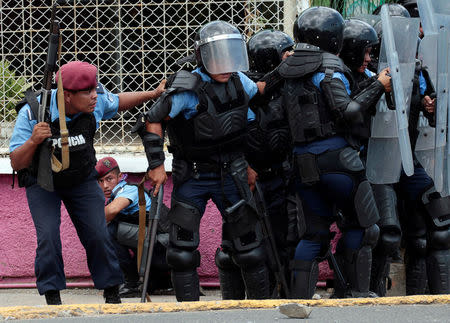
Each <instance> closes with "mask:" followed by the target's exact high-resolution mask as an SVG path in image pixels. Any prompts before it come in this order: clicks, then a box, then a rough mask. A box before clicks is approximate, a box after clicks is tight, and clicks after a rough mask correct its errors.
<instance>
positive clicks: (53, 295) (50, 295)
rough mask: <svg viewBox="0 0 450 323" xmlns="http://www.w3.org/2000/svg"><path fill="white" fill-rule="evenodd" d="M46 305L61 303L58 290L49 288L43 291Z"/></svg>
mask: <svg viewBox="0 0 450 323" xmlns="http://www.w3.org/2000/svg"><path fill="white" fill-rule="evenodd" d="M45 300H46V302H47V305H61V304H62V302H61V296H60V294H59V290H49V291H46V292H45Z"/></svg>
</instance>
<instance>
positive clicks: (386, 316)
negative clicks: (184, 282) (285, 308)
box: [14, 305, 450, 323]
mask: <svg viewBox="0 0 450 323" xmlns="http://www.w3.org/2000/svg"><path fill="white" fill-rule="evenodd" d="M43 321H46V322H51V323H79V322H92V323H104V322H111V323H139V322H158V323H166V322H167V323H169V322H180V323H181V322H183V323H184V322H186V323H194V322H217V323H222V322H223V323H225V322H233V323H240V322H242V323H253V322H255V323H256V322H258V323H265V322H280V323H284V322H286V323H289V322H305V323H306V322H308V323H312V322H333V323H340V322H345V323H352V322H354V323H364V322H371V323H372V322H395V323H403V322H421V323H422V322H426V323H431V322H450V305H397V306H354V307H317V308H313V310H312V312H311V315H310V317H309V318H308V319H305V320H299V319H289V318H287V317H286V316H284V315H283V314H281V313H280V312H279V310H278V309H273V310H272V309H269V310H248V309H242V310H219V311H205V312H177V313H151V314H139V315H126V314H125V315H108V316H97V317H74V318H55V319H51V320H49V319H45V320H23V321H14V322H30V323H33V322H43Z"/></svg>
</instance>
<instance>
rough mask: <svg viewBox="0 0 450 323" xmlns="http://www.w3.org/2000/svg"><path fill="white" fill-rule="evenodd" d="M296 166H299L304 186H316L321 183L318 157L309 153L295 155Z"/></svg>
mask: <svg viewBox="0 0 450 323" xmlns="http://www.w3.org/2000/svg"><path fill="white" fill-rule="evenodd" d="M295 165H296V166H297V169H298V172H299V175H300V180H301V182H302V184H305V185H314V184H316V183H317V182H319V181H320V172H319V167H318V166H317V158H316V155H313V154H309V153H306V154H301V155H295Z"/></svg>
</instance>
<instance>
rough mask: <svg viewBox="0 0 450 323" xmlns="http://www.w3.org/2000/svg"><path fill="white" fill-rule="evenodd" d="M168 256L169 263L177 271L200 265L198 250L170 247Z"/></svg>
mask: <svg viewBox="0 0 450 323" xmlns="http://www.w3.org/2000/svg"><path fill="white" fill-rule="evenodd" d="M166 257H167V264H168V265H169V266H170V267H171V268H172V269H174V270H176V271H188V270H192V269H195V268H197V267H198V266H200V253H199V252H198V250H194V251H188V250H182V249H177V248H173V247H169V248H168V249H167V255H166Z"/></svg>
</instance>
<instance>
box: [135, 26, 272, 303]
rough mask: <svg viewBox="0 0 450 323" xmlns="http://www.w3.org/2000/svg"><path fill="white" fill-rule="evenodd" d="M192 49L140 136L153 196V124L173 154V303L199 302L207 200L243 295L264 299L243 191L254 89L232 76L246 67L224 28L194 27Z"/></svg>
mask: <svg viewBox="0 0 450 323" xmlns="http://www.w3.org/2000/svg"><path fill="white" fill-rule="evenodd" d="M194 49H195V54H196V61H197V66H198V67H197V68H196V69H195V70H194V71H192V73H191V72H187V71H180V72H178V73H176V74H175V75H174V76H173V77H172V80H171V81H170V82H169V87H168V89H167V91H166V94H165V95H163V96H162V97H161V98H160V99H159V100H158V101H157V102H156V103H155V104H154V106H153V107H152V108H151V109H150V110H149V111H148V113H146V115H145V120H146V129H145V131H141V136H142V138H143V144H144V147H145V150H146V153H147V158H148V161H149V173H148V174H149V177H150V179H151V180H152V181H153V182H154V183H155V184H156V186H155V190H156V192H155V193H157V191H158V189H159V186H160V185H161V184H162V183H164V181H165V179H166V173H165V170H164V165H163V163H164V153H163V139H162V127H161V123H164V125H165V126H167V131H168V135H169V139H170V147H169V151H170V152H172V154H173V156H174V159H173V164H172V176H173V182H174V190H173V193H172V202H171V205H172V207H171V210H170V214H169V218H170V220H171V226H170V232H169V235H170V239H169V240H170V241H169V247H168V251H167V262H168V264H169V266H170V267H171V268H172V283H173V287H174V288H175V292H176V297H177V300H178V301H195V300H198V299H199V278H198V274H197V267H198V266H199V265H200V254H199V252H198V250H197V247H198V245H199V239H200V236H199V225H200V220H201V218H202V215H203V213H204V211H205V207H206V202H207V201H208V199H210V198H211V199H212V200H213V202H214V203H215V204H216V206H217V207H218V209H219V211H220V213H221V215H222V217H223V226H222V249H224V250H225V251H226V252H227V253H230V254H231V257H232V259H233V261H234V262H235V263H236V264H237V265H238V266H239V267H240V269H241V273H242V277H243V280H244V282H245V287H246V293H247V297H248V298H267V297H269V289H268V288H269V283H268V269H267V267H266V265H265V254H264V248H263V245H262V233H261V227H260V224H259V223H258V216H257V213H256V211H255V203H254V200H253V197H252V194H251V192H250V188H249V181H250V182H251V181H252V180H254V178H253V179H251V178H249V177H248V175H247V171H248V164H247V162H246V160H245V158H244V147H245V132H246V129H247V122H248V120H249V119H250V120H251V119H253V118H254V116H253V114H252V113H251V111H249V109H248V101H249V99H250V98H252V97H253V96H254V95H255V94H256V93H257V92H258V85H257V84H256V83H254V82H253V81H251V80H250V79H249V78H248V77H246V76H245V75H244V74H243V73H241V72H240V71H241V70H247V69H248V58H247V51H246V47H245V42H244V39H243V37H242V35H241V34H240V33H239V31H238V29H237V28H236V27H234V26H232V25H231V24H229V23H226V22H223V21H213V22H210V23H208V24H206V25H205V26H203V27H202V28H200V30H199V31H198V33H197V34H196V38H195V44H194ZM259 86H261V91H262V89H263V84H259Z"/></svg>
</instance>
